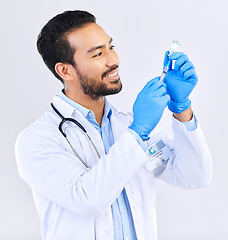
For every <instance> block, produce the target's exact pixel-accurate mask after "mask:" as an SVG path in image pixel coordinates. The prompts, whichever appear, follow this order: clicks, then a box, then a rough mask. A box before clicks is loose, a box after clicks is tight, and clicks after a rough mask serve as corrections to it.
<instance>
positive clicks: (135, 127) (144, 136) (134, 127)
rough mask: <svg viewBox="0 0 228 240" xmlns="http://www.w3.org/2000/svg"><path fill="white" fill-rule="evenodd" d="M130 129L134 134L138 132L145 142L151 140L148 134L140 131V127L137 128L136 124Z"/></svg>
mask: <svg viewBox="0 0 228 240" xmlns="http://www.w3.org/2000/svg"><path fill="white" fill-rule="evenodd" d="M129 129H131V130H133V131H134V132H136V133H137V134H138V135H139V137H140V138H141V139H142V140H143V141H147V140H149V139H150V138H149V137H148V134H145V133H144V132H143V130H140V128H139V127H137V126H136V125H135V124H134V122H133V123H132V124H131V125H130V127H129Z"/></svg>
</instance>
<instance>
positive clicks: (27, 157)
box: [16, 11, 211, 240]
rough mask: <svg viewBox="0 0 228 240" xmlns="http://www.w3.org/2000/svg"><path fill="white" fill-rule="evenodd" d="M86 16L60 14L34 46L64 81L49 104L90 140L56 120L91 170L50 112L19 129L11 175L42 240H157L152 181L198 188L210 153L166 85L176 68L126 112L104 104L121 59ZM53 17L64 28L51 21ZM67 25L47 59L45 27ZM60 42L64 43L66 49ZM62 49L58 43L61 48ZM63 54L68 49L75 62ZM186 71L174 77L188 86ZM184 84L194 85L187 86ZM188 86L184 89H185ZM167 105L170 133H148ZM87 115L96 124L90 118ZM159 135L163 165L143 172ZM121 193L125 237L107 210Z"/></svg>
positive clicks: (114, 88)
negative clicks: (21, 184)
mask: <svg viewBox="0 0 228 240" xmlns="http://www.w3.org/2000/svg"><path fill="white" fill-rule="evenodd" d="M85 16H86V17H85ZM72 18H74V19H75V18H78V19H80V20H81V22H80V24H79V25H78V26H77V27H76V26H73V27H72V25H73V23H72V22H73V21H72ZM69 19H70V20H71V21H69ZM78 19H77V21H78ZM88 19H89V20H88ZM91 19H92V17H91V15H90V14H88V13H86V12H83V11H70V12H66V13H63V14H61V15H59V16H56V17H55V18H53V19H52V21H50V22H49V23H48V24H47V25H46V27H45V28H43V30H42V32H41V34H40V36H39V38H38V50H39V51H40V53H41V55H42V57H43V59H44V61H45V63H46V64H47V66H48V67H49V68H50V69H51V70H52V71H53V73H54V74H55V75H56V76H57V77H58V78H59V79H60V80H61V81H62V82H63V83H64V91H63V92H61V93H60V94H59V95H57V96H55V97H54V99H53V105H54V106H55V107H56V109H57V110H58V111H59V112H60V113H61V114H62V115H63V116H64V117H65V118H73V119H75V120H77V121H78V122H79V123H80V124H81V125H82V126H83V127H84V128H85V129H86V130H87V132H88V135H89V136H90V138H91V139H92V141H93V143H94V145H95V148H96V149H95V148H94V147H93V146H92V144H91V142H90V141H89V140H88V138H87V137H86V136H85V134H84V133H83V132H82V130H81V129H80V128H79V127H77V126H76V125H75V124H73V123H72V122H69V121H68V122H66V123H65V124H63V132H64V133H65V134H66V135H67V138H68V140H69V142H70V143H71V145H72V147H73V148H74V149H75V151H76V152H77V154H78V155H79V156H80V157H81V158H82V159H83V161H84V162H85V163H86V164H87V165H88V166H89V169H87V168H86V167H85V166H84V165H83V164H82V163H81V162H80V161H79V159H78V157H77V156H76V155H75V154H74V152H73V151H72V148H71V146H70V145H69V143H68V141H67V140H66V138H65V137H64V136H63V134H62V133H61V132H60V131H59V123H60V121H61V118H60V117H59V116H58V114H56V112H55V111H53V110H49V111H48V112H46V113H45V114H44V115H42V116H41V117H40V118H39V119H37V120H36V121H35V122H34V123H33V124H32V125H31V126H29V127H28V128H27V129H25V130H24V131H22V132H21V133H20V135H19V137H18V139H17V142H16V160H17V164H18V171H19V174H20V176H21V177H22V178H23V179H24V180H25V182H26V183H27V184H28V185H29V186H30V187H31V189H32V192H33V196H34V200H35V204H36V207H37V211H38V215H39V218H40V220H41V232H42V238H43V239H45V240H73V239H79V240H93V239H97V240H114V239H115V240H119V239H138V240H156V239H157V230H156V206H155V178H160V179H162V180H164V181H166V182H167V183H168V184H171V185H174V186H178V187H183V188H189V189H190V188H200V187H204V186H206V185H207V184H208V182H209V181H210V179H211V157H210V153H209V150H208V147H207V145H206V142H205V140H204V136H203V134H202V131H201V129H200V126H199V123H198V121H197V119H196V116H194V115H193V113H192V110H191V107H190V105H189V104H190V102H189V100H188V98H187V101H186V102H181V101H180V102H178V101H174V100H177V98H176V96H179V94H178V93H177V92H178V91H177V90H178V87H176V88H177V90H176V88H175V90H173V89H172V83H169V79H172V81H173V79H174V78H175V77H176V76H173V74H174V73H172V71H176V72H178V71H179V73H180V72H181V70H180V69H181V68H178V69H174V70H170V72H171V73H170V75H168V74H167V77H166V80H165V81H166V84H167V86H166V85H165V84H163V83H161V82H159V79H157V78H156V79H153V80H151V81H150V82H149V84H147V86H146V87H144V89H143V90H142V91H141V92H140V94H139V95H138V97H137V99H136V101H135V104H134V108H133V115H132V114H130V113H125V112H121V111H118V110H117V109H116V108H115V107H114V106H112V105H111V104H110V103H108V101H107V100H106V99H105V95H108V94H114V93H117V92H119V91H120V90H121V82H120V78H119V75H118V66H119V59H118V56H117V54H116V52H115V51H114V50H113V46H112V43H111V42H112V39H111V38H110V37H109V36H108V35H107V34H106V33H105V32H104V30H103V29H102V28H101V27H100V26H98V25H97V24H96V23H95V20H94V21H92V20H91ZM58 21H61V23H62V24H61V25H59V24H56V23H58ZM83 21H84V22H83ZM69 23H70V25H71V28H68V29H66V30H65V35H64V34H62V35H61V37H62V36H64V37H63V38H61V41H60V40H59V41H55V44H57V45H56V46H57V47H56V49H57V50H56V51H58V54H56V55H55V56H57V57H55V58H54V57H53V56H54V55H53V52H52V50H50V48H51V47H53V48H54V46H51V45H49V46H48V45H47V42H45V41H47V39H45V36H46V35H45V34H48V31H51V32H52V37H53V38H54V36H53V33H54V34H56V31H54V30H53V29H55V28H56V29H58V31H63V30H64V28H66V26H68V25H69ZM67 24H68V25H67ZM61 28H62V29H61ZM55 37H56V36H55ZM49 41H50V38H49ZM64 41H65V42H64ZM44 43H46V45H45V44H44ZM67 43H70V44H69V45H68V47H70V48H67V47H66V45H64V44H67ZM52 45H53V44H52ZM61 45H64V48H62V49H65V50H64V51H62V52H61ZM67 49H71V50H72V52H71V51H67ZM53 51H54V50H53ZM64 54H65V55H64ZM67 54H68V55H70V54H72V57H73V61H74V62H72V61H70V60H69V56H68V55H67ZM63 55H64V56H65V57H66V59H68V62H67V61H66V60H65V59H64V58H63V57H62V56H63ZM66 55H67V56H66ZM60 56H61V57H60ZM48 57H49V58H50V59H53V61H52V62H51V61H50V60H48ZM166 58H168V57H167V56H166ZM174 58H176V59H175V60H177V61H176V62H178V60H179V59H182V60H179V62H180V61H183V62H182V66H184V70H183V71H185V72H186V71H188V69H189V68H190V67H189V65H191V64H190V63H189V60H188V59H187V58H186V55H184V54H179V55H178V54H177V55H176V56H175V55H174ZM183 58H184V60H183ZM63 59H64V60H63ZM186 64H187V65H188V67H186V66H185V65H186ZM191 69H193V68H191ZM193 71H194V69H193ZM194 77H195V75H194V74H193V75H191V76H190V77H188V79H187V80H186V81H184V80H185V78H184V77H183V76H182V80H183V82H184V84H186V82H187V84H189V82H191V81H192V79H194ZM174 81H175V80H174ZM90 83H92V84H90ZM181 84H183V83H182V82H181V83H180V85H181ZM191 85H192V88H191V90H192V89H193V88H194V85H195V84H191ZM182 88H183V87H182ZM189 88H190V87H189V86H187V87H186V88H185V89H189ZM158 89H162V93H161V94H160V95H159V94H158V95H157V94H155V95H153V94H151V92H152V93H158V92H157V90H158ZM191 90H188V91H187V90H186V91H185V92H186V94H187V92H189V93H188V94H187V95H189V94H190V92H191ZM159 91H160V90H159ZM182 97H183V96H182ZM187 97H188V96H187ZM173 98H174V99H173ZM185 98H186V96H185ZM71 103H72V104H71ZM74 103H76V104H77V107H75V106H74ZM145 104H147V106H146V107H144V105H145ZM175 104H176V105H175ZM167 105H169V108H170V110H171V111H172V109H178V111H179V112H178V111H173V112H174V117H173V119H172V121H173V133H174V136H173V138H168V137H167V136H166V134H165V133H164V132H162V131H160V130H158V129H156V125H157V123H158V122H159V120H160V118H161V116H162V113H163V111H164V108H165V107H166V106H167ZM174 105H175V106H174ZM139 106H140V107H139ZM155 107H156V108H155ZM82 109H83V110H82ZM85 109H87V110H86V111H87V113H88V115H87V116H86V117H85V115H84V110H85ZM107 109H108V110H109V111H108V116H109V118H108V121H109V123H108V124H109V126H110V127H109V128H108V129H109V130H107V132H108V131H111V132H109V133H110V134H111V135H112V140H113V144H112V146H110V148H109V150H108V152H107V151H106V147H105V143H104V141H105V140H104V136H103V134H104V133H103V132H102V124H103V123H104V116H105V114H106V112H107ZM145 109H147V111H143V110H145ZM89 113H90V114H93V116H94V117H95V118H94V119H95V120H96V123H95V124H97V125H93V124H91V121H89V120H88V118H89ZM109 113H111V114H109ZM151 113H152V114H151ZM94 126H98V127H94ZM99 126H100V127H101V129H100V131H99ZM107 126H108V125H107ZM104 131H105V130H104ZM107 132H106V133H107ZM160 140H162V141H163V143H164V144H165V148H167V149H168V152H169V154H168V157H167V158H166V159H165V162H164V163H163V164H162V165H160V166H159V167H157V168H155V169H151V168H150V164H151V161H150V157H149V154H148V147H149V146H151V145H152V144H154V143H157V142H158V141H160ZM96 150H97V151H98V152H99V155H100V157H99V156H98V154H97V152H96ZM123 189H124V191H125V192H126V197H127V200H126V201H127V202H128V204H129V208H130V211H129V216H130V217H129V218H128V219H132V223H130V224H129V226H130V229H131V230H132V232H131V233H129V236H127V235H126V232H127V231H126V228H125V226H126V225H125V220H124V219H123V218H122V215H121V214H120V215H119V217H120V218H119V219H120V220H121V222H120V223H118V222H116V221H117V220H116V218H114V216H113V215H114V212H113V203H114V202H115V201H116V199H117V198H118V196H119V195H120V194H121V193H122V191H123ZM117 219H118V218H117ZM127 221H128V220H127ZM129 221H130V220H129ZM118 224H120V226H121V224H122V229H121V230H120V232H117V231H118Z"/></svg>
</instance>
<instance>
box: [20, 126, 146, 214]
mask: <svg viewBox="0 0 228 240" xmlns="http://www.w3.org/2000/svg"><path fill="white" fill-rule="evenodd" d="M16 160H17V165H18V171H19V174H20V176H21V177H22V178H23V179H24V180H25V182H27V184H28V185H29V186H30V187H31V188H32V189H34V190H35V191H37V192H39V193H40V194H42V195H43V196H44V197H45V198H47V199H49V200H51V201H53V202H55V203H56V204H58V205H60V206H62V207H64V208H66V209H69V210H70V211H73V212H75V213H77V214H79V215H82V216H85V217H97V216H99V215H100V214H102V213H103V212H104V211H105V209H106V208H107V207H108V206H110V205H111V204H112V203H113V201H114V200H115V199H116V198H117V196H118V195H119V194H120V193H121V191H122V189H123V187H124V185H125V184H126V182H127V181H128V180H129V179H130V178H131V177H132V176H133V175H134V174H135V173H136V171H137V170H138V169H139V168H140V167H143V165H144V164H145V162H146V161H148V159H147V157H146V155H145V153H144V151H143V150H142V148H141V147H140V145H139V144H138V143H137V141H136V140H135V138H134V137H133V136H132V135H131V134H130V133H129V132H127V131H126V132H124V133H123V135H122V136H121V137H120V138H119V139H118V140H117V141H116V142H115V144H114V145H113V146H112V147H111V148H110V151H109V153H108V154H106V155H104V156H103V157H101V158H100V160H99V161H98V162H97V163H95V164H94V165H93V167H92V169H91V170H89V171H86V169H85V167H84V166H83V165H82V164H81V163H80V162H79V160H78V159H77V158H76V156H75V155H73V154H72V153H69V152H67V151H66V150H65V149H64V147H63V145H62V144H61V141H59V137H58V134H57V133H56V130H52V129H51V127H46V126H42V125H41V126H37V127H33V128H32V129H28V130H25V131H23V132H22V133H21V134H20V135H19V137H18V139H17V141H16Z"/></svg>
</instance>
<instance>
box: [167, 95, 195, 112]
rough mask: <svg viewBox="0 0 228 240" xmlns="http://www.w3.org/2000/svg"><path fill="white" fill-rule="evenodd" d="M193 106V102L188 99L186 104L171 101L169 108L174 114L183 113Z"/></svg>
mask: <svg viewBox="0 0 228 240" xmlns="http://www.w3.org/2000/svg"><path fill="white" fill-rule="evenodd" d="M190 106H191V101H190V100H189V99H188V98H187V100H186V101H185V102H175V101H174V100H172V99H171V101H170V103H169V105H168V108H169V110H170V111H171V112H173V113H177V114H179V113H182V112H183V111H185V110H186V109H188V108H190Z"/></svg>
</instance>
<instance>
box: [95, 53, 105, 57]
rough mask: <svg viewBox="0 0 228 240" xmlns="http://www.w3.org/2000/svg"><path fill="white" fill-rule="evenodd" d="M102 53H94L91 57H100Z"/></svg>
mask: <svg viewBox="0 0 228 240" xmlns="http://www.w3.org/2000/svg"><path fill="white" fill-rule="evenodd" d="M102 54H103V53H102V52H99V53H98V54H96V55H94V56H93V57H100V56H101V55H102Z"/></svg>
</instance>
